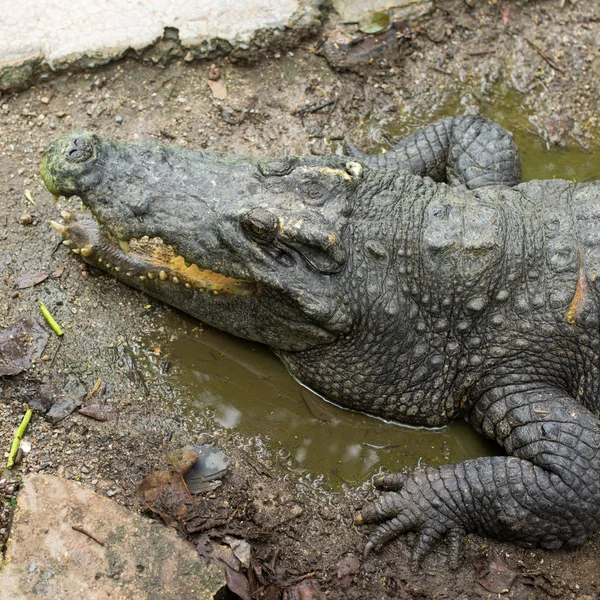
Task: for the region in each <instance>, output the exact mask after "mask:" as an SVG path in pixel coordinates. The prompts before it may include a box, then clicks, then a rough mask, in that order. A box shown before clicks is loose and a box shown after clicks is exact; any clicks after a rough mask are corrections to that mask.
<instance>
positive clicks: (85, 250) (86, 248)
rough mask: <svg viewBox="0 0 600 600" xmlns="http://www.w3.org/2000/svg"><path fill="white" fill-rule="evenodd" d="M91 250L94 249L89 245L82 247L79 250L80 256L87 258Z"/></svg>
mask: <svg viewBox="0 0 600 600" xmlns="http://www.w3.org/2000/svg"><path fill="white" fill-rule="evenodd" d="M93 249H94V247H93V246H92V245H91V244H88V245H87V246H84V247H83V248H82V249H81V255H82V256H89V255H90V254H91V253H92V250H93Z"/></svg>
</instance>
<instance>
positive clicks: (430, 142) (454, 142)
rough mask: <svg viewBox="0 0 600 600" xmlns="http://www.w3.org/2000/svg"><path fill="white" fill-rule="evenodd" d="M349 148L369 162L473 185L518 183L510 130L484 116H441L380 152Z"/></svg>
mask: <svg viewBox="0 0 600 600" xmlns="http://www.w3.org/2000/svg"><path fill="white" fill-rule="evenodd" d="M349 150H350V152H351V154H353V155H354V156H356V157H358V158H360V159H361V160H362V161H363V162H364V163H366V164H367V165H369V166H371V167H378V168H381V169H407V170H409V171H411V172H412V173H414V174H415V175H421V176H427V177H431V178H432V179H433V180H434V181H440V182H441V181H447V182H449V183H453V184H455V183H458V184H462V185H465V186H467V187H468V188H469V189H472V190H474V189H477V188H482V187H494V186H505V187H509V186H514V185H517V184H519V183H521V158H520V155H519V148H518V147H517V145H516V144H515V141H514V139H513V137H512V135H511V134H510V133H509V132H508V131H506V129H503V128H502V127H500V125H498V124H497V123H494V122H493V121H490V120H488V119H484V118H483V117H473V116H459V117H448V118H446V119H441V120H439V121H436V122H435V123H432V124H431V125H428V126H427V127H424V128H423V129H420V130H419V131H417V132H416V133H414V134H412V135H410V136H408V137H407V138H405V139H403V140H402V141H401V142H400V143H399V144H397V145H396V146H394V148H392V149H391V150H390V151H388V152H385V153H383V154H376V155H374V156H369V155H367V154H364V153H362V152H361V151H360V150H358V149H357V148H355V147H353V146H350V147H349Z"/></svg>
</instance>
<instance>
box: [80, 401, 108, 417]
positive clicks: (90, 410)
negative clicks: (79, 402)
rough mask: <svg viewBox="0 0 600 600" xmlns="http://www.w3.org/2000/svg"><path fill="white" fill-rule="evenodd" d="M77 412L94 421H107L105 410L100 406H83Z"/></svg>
mask: <svg viewBox="0 0 600 600" xmlns="http://www.w3.org/2000/svg"><path fill="white" fill-rule="evenodd" d="M77 412H78V413H79V414H80V415H83V416H84V417H89V418H90V419H94V420H95V421H108V416H107V414H106V412H107V409H106V407H105V406H103V405H102V404H89V405H88V406H83V407H82V408H80V409H79V410H78V411H77Z"/></svg>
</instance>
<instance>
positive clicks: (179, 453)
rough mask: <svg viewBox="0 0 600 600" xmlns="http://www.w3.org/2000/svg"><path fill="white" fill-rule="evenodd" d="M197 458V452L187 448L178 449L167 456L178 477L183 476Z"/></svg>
mask: <svg viewBox="0 0 600 600" xmlns="http://www.w3.org/2000/svg"><path fill="white" fill-rule="evenodd" d="M199 456H200V454H199V453H198V452H195V451H194V450H190V449H189V448H180V449H179V450H175V451H174V452H169V453H168V454H167V458H168V459H169V462H170V463H171V465H172V466H173V468H174V469H175V470H176V471H177V472H178V473H179V474H180V475H185V474H186V473H187V472H188V471H189V470H190V469H191V468H192V467H193V466H194V463H195V462H196V461H197V460H198V457H199Z"/></svg>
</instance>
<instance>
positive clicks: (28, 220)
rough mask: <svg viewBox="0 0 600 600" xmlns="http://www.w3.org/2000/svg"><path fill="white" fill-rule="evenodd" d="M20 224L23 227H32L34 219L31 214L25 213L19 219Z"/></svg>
mask: <svg viewBox="0 0 600 600" xmlns="http://www.w3.org/2000/svg"><path fill="white" fill-rule="evenodd" d="M19 223H21V225H31V224H32V223H33V217H32V216H31V215H30V214H29V213H23V214H22V215H21V216H20V217H19Z"/></svg>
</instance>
